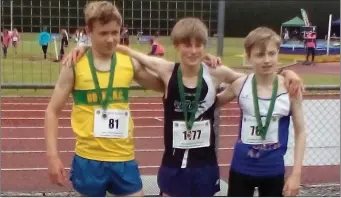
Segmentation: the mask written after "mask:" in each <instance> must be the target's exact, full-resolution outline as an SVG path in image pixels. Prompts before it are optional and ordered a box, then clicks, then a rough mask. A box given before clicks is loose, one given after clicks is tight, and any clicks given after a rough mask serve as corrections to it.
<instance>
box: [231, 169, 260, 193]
mask: <svg viewBox="0 0 341 198" xmlns="http://www.w3.org/2000/svg"><path fill="white" fill-rule="evenodd" d="M255 180H256V178H254V177H252V176H248V175H244V174H241V173H237V172H234V171H233V170H230V175H229V182H228V192H227V196H228V197H253V194H254V191H255V187H256V181H255Z"/></svg>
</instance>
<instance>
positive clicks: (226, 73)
mask: <svg viewBox="0 0 341 198" xmlns="http://www.w3.org/2000/svg"><path fill="white" fill-rule="evenodd" d="M212 74H213V75H214V76H215V77H216V78H217V79H218V82H219V84H220V83H227V84H232V83H233V82H234V81H235V80H237V79H239V78H241V77H243V76H245V74H243V73H239V72H236V71H234V70H232V69H230V68H229V67H227V66H225V65H221V66H219V67H216V68H212Z"/></svg>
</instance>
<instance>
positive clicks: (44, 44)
mask: <svg viewBox="0 0 341 198" xmlns="http://www.w3.org/2000/svg"><path fill="white" fill-rule="evenodd" d="M50 40H51V34H50V33H49V32H47V27H44V28H43V31H41V32H40V34H39V44H40V46H41V49H42V50H43V53H44V59H46V54H47V48H48V47H49V43H50Z"/></svg>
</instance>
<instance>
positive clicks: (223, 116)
mask: <svg viewBox="0 0 341 198" xmlns="http://www.w3.org/2000/svg"><path fill="white" fill-rule="evenodd" d="M219 117H220V118H239V117H240V116H234V115H233V116H230V115H228V116H225V115H221V116H219ZM44 119H45V118H44V117H2V118H1V120H44ZM58 119H60V120H71V118H70V117H59V118H58ZM132 119H135V120H136V119H137V120H142V119H163V117H155V116H146V117H132ZM159 121H160V120H159ZM161 121H163V120H161Z"/></svg>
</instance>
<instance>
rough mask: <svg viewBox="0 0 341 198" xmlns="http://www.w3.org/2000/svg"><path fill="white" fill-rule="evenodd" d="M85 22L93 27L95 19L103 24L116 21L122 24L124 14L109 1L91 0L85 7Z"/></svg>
mask: <svg viewBox="0 0 341 198" xmlns="http://www.w3.org/2000/svg"><path fill="white" fill-rule="evenodd" d="M84 16H85V24H86V25H87V26H88V27H89V28H91V27H92V25H93V23H94V22H95V21H97V20H98V21H99V22H100V23H101V24H107V23H109V22H111V21H116V22H117V23H118V24H119V25H120V26H121V24H122V16H121V14H120V12H119V11H118V9H117V7H116V6H115V5H114V4H112V3H111V2H109V1H92V2H89V3H88V4H87V5H86V6H85V9H84Z"/></svg>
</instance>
